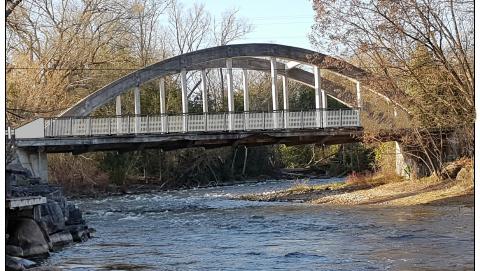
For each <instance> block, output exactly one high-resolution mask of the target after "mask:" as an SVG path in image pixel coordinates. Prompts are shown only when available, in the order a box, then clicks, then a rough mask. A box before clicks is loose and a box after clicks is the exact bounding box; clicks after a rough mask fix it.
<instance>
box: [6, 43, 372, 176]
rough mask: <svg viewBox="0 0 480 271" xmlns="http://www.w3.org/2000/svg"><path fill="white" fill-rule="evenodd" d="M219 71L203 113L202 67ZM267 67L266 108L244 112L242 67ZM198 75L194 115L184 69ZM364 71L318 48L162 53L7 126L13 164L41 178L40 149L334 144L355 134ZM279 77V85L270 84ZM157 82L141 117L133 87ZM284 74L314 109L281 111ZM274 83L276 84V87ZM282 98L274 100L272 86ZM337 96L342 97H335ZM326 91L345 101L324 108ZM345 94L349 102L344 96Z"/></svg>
mask: <svg viewBox="0 0 480 271" xmlns="http://www.w3.org/2000/svg"><path fill="white" fill-rule="evenodd" d="M219 68H220V69H224V70H225V71H226V75H227V76H226V77H227V82H226V83H227V97H228V111H227V112H209V111H208V99H207V98H206V97H207V95H208V89H207V84H206V81H207V73H206V70H207V69H219ZM233 69H241V71H242V78H241V80H242V83H243V84H242V89H241V91H242V92H243V98H244V100H243V108H244V111H242V112H238V111H236V110H235V107H234V99H233V97H234V87H233V80H234V78H233V72H232V70H233ZM251 70H255V71H265V72H270V73H271V78H272V81H271V96H272V101H271V105H272V106H271V108H272V110H271V111H270V112H253V111H250V96H249V71H251ZM322 70H328V71H330V72H333V73H334V74H336V75H338V76H340V77H341V78H344V79H347V81H348V82H350V83H352V84H354V86H355V88H354V89H355V91H354V92H353V93H339V89H345V88H344V87H343V88H342V87H341V86H340V84H339V83H338V82H333V81H330V80H328V79H327V78H324V77H322V73H321V71H322ZM192 71H199V72H200V74H201V79H202V80H201V84H200V87H201V91H202V99H203V101H202V106H203V112H202V113H201V114H193V113H189V112H188V93H187V92H188V90H187V84H188V82H187V73H189V72H192ZM176 74H179V75H180V82H181V97H182V101H181V108H182V112H181V113H180V114H167V112H166V106H165V78H166V77H167V76H172V75H176ZM366 76H367V74H366V72H365V71H363V70H362V69H359V68H357V67H355V66H353V65H351V64H349V63H347V62H345V61H341V60H338V59H336V58H333V57H331V56H328V55H324V54H321V53H318V52H314V51H310V50H306V49H302V48H296V47H291V46H285V45H278V44H238V45H227V46H220V47H213V48H207V49H203V50H199V51H195V52H191V53H187V54H183V55H178V56H175V57H172V58H169V59H165V60H163V61H160V62H158V63H155V64H153V65H150V66H147V67H144V68H142V69H139V70H137V71H134V72H132V73H130V74H128V75H126V76H124V77H122V78H120V79H118V80H116V81H114V82H111V83H110V84H108V85H106V86H104V87H102V88H101V89H99V90H97V91H95V92H93V93H91V94H90V95H88V96H87V97H85V98H83V99H82V100H80V101H78V102H77V103H76V104H75V105H74V106H72V107H71V108H69V109H68V110H66V111H65V112H63V113H62V114H60V115H59V116H57V117H53V118H39V119H36V120H34V121H32V122H31V123H28V124H26V125H23V126H21V127H18V128H16V129H15V132H14V134H15V136H14V138H15V140H14V142H15V145H16V147H17V152H18V154H19V158H20V162H21V163H22V165H23V166H24V167H26V168H27V169H29V170H30V171H31V172H32V173H33V175H35V176H37V177H40V178H41V179H43V180H47V178H48V174H47V173H48V172H47V158H46V157H47V153H55V152H57V153H58V152H72V153H82V152H92V151H105V150H119V151H127V150H138V149H148V148H162V149H165V150H172V149H179V148H188V147H205V148H213V147H220V146H227V145H248V146H254V145H264V144H292V145H293V144H309V143H319V144H325V145H328V144H341V143H348V142H355V141H359V140H360V137H361V136H362V133H363V132H362V125H361V123H362V121H361V118H360V112H361V110H362V87H361V81H362V79H363V78H365V77H366ZM279 77H281V79H282V84H278V83H277V82H278V80H277V79H278V78H279ZM152 80H154V81H155V82H158V91H159V97H160V100H159V101H158V104H159V108H160V110H159V111H160V114H158V115H141V114H140V113H141V102H140V95H141V93H140V86H141V85H142V84H144V83H146V82H151V81H152ZM288 80H294V81H297V82H300V83H302V84H304V85H307V86H309V87H311V88H312V89H313V91H314V93H315V108H314V109H312V110H308V111H291V110H290V109H289V89H288ZM280 85H281V86H280ZM128 91H133V93H134V112H135V115H122V100H121V96H120V95H121V94H123V93H126V92H128ZM280 91H282V93H283V95H282V97H283V101H281V102H280V103H279V101H278V98H279V92H280ZM342 95H343V96H342ZM327 97H331V98H333V99H336V100H337V101H339V102H341V103H343V104H345V105H346V108H344V109H332V108H329V106H328V103H327ZM344 97H349V98H350V99H349V101H347V100H346V99H344ZM112 101H115V104H116V115H115V116H111V117H92V116H90V115H91V113H92V112H94V111H95V110H97V109H99V108H101V107H102V106H105V105H106V104H107V103H110V102H112Z"/></svg>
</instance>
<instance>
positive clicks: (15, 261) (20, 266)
mask: <svg viewBox="0 0 480 271" xmlns="http://www.w3.org/2000/svg"><path fill="white" fill-rule="evenodd" d="M34 265H36V263H35V262H32V261H30V260H27V259H22V258H19V257H12V256H8V255H7V256H5V267H6V269H7V270H15V271H16V270H25V269H26V268H30V267H33V266H34Z"/></svg>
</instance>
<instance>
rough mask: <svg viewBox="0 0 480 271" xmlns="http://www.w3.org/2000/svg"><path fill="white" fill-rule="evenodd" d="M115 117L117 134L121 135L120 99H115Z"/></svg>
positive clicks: (119, 97) (118, 97)
mask: <svg viewBox="0 0 480 271" xmlns="http://www.w3.org/2000/svg"><path fill="white" fill-rule="evenodd" d="M115 115H116V116H117V134H120V133H122V97H121V96H120V95H118V96H117V98H115Z"/></svg>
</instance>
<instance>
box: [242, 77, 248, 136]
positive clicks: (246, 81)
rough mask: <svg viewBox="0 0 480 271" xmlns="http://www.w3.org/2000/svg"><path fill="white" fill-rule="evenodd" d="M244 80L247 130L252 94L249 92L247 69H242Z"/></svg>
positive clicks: (244, 107)
mask: <svg viewBox="0 0 480 271" xmlns="http://www.w3.org/2000/svg"><path fill="white" fill-rule="evenodd" d="M242 81H243V112H244V114H245V115H244V116H245V117H244V118H243V119H244V121H245V123H244V126H243V127H245V130H248V123H249V115H248V114H249V113H248V111H250V94H249V93H248V71H247V69H242Z"/></svg>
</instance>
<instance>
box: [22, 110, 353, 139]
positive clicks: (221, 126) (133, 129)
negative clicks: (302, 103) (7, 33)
mask: <svg viewBox="0 0 480 271" xmlns="http://www.w3.org/2000/svg"><path fill="white" fill-rule="evenodd" d="M39 121H40V122H43V131H41V133H36V134H37V136H34V137H43V136H45V137H65V136H94V135H122V134H150V133H188V132H218V131H251V130H279V129H289V130H290V129H312V128H335V127H337V128H340V127H359V126H361V125H360V110H359V109H356V108H352V109H328V110H310V111H283V110H282V111H275V112H234V113H233V112H232V113H229V112H224V113H206V114H201V113H200V114H195V113H190V114H178V115H168V114H164V115H127V116H115V117H59V118H44V119H39V120H37V121H36V126H35V127H38V124H39V123H38V122H39ZM27 125H28V124H27ZM40 135H41V136H40ZM23 138H28V136H27V137H25V136H24V137H23Z"/></svg>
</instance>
